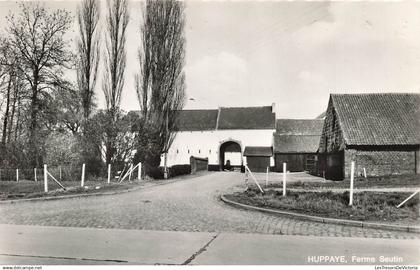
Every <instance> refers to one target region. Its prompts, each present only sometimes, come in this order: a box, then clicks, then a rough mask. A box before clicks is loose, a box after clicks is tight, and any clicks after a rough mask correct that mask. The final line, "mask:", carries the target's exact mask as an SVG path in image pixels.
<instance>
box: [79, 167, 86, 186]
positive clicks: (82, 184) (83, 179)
mask: <svg viewBox="0 0 420 270" xmlns="http://www.w3.org/2000/svg"><path fill="white" fill-rule="evenodd" d="M85 167H86V165H85V163H83V165H82V181H81V183H80V186H81V187H83V186H84V185H85Z"/></svg>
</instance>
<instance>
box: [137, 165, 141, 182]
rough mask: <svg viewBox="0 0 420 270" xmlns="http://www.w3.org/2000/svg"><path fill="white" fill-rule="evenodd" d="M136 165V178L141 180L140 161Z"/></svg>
mask: <svg viewBox="0 0 420 270" xmlns="http://www.w3.org/2000/svg"><path fill="white" fill-rule="evenodd" d="M137 166H138V171H137V172H138V174H137V179H138V180H139V181H140V180H141V162H139V164H138V165H137Z"/></svg>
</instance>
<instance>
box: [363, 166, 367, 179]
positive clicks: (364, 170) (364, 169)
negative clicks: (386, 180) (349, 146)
mask: <svg viewBox="0 0 420 270" xmlns="http://www.w3.org/2000/svg"><path fill="white" fill-rule="evenodd" d="M363 175H364V176H365V178H367V176H366V168H363Z"/></svg>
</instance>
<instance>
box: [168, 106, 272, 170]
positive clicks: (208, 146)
mask: <svg viewBox="0 0 420 270" xmlns="http://www.w3.org/2000/svg"><path fill="white" fill-rule="evenodd" d="M275 119H276V116H275V112H274V104H272V105H271V106H259V107H220V108H219V109H215V110H182V111H180V114H179V120H178V125H177V134H176V137H175V139H174V141H173V143H172V145H171V147H170V149H169V151H168V154H167V159H168V161H167V162H168V166H172V165H180V164H189V163H190V158H191V156H194V157H198V158H207V159H208V169H209V170H224V169H225V165H226V164H227V162H228V161H229V163H230V165H231V167H232V168H233V169H237V170H239V169H240V168H242V167H243V166H244V165H245V164H247V163H248V164H249V165H250V166H251V167H252V168H253V169H256V170H261V168H262V167H265V168H266V166H267V163H268V166H273V165H274V159H273V156H272V150H271V148H272V141H273V133H274V131H275V121H276V120H275ZM253 147H257V148H256V149H257V150H258V151H256V152H255V151H254V150H255V148H253ZM250 149H251V150H250ZM267 149H269V151H267ZM249 151H251V152H249ZM261 151H262V152H261ZM248 153H252V154H251V155H248ZM248 159H249V160H248ZM162 160H163V159H162ZM162 165H163V164H162ZM265 168H264V170H265Z"/></svg>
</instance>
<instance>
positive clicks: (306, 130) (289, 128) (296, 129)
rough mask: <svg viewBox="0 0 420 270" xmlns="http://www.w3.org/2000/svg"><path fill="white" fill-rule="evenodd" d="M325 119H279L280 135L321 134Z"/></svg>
mask: <svg viewBox="0 0 420 270" xmlns="http://www.w3.org/2000/svg"><path fill="white" fill-rule="evenodd" d="M323 125H324V120H323V119H277V121H276V134H278V135H321V133H322V126H323Z"/></svg>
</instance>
